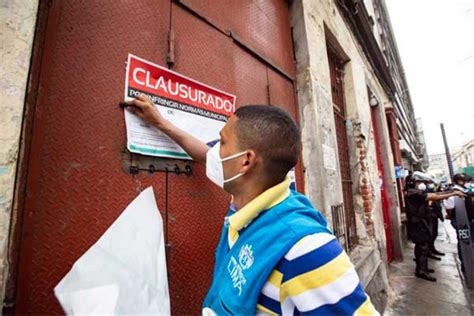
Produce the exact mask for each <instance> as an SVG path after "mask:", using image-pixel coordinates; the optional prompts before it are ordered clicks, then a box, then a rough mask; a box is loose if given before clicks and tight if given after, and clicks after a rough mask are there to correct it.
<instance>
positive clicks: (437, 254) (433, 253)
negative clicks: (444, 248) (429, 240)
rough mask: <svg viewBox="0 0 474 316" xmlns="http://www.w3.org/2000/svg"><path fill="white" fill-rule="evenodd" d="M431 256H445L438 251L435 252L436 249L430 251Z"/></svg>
mask: <svg viewBox="0 0 474 316" xmlns="http://www.w3.org/2000/svg"><path fill="white" fill-rule="evenodd" d="M431 254H432V255H436V256H444V255H445V253H443V252H439V251H438V250H436V249H435V250H432V251H431Z"/></svg>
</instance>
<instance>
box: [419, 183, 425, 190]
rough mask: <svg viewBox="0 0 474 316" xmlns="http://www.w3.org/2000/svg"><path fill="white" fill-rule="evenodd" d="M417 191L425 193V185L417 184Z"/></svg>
mask: <svg viewBox="0 0 474 316" xmlns="http://www.w3.org/2000/svg"><path fill="white" fill-rule="evenodd" d="M418 190H420V191H426V184H424V183H420V184H418Z"/></svg>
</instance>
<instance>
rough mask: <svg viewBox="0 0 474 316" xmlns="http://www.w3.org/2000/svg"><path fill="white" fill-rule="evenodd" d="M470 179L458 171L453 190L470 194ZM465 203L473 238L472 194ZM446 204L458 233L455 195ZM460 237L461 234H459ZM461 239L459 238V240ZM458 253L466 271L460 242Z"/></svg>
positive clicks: (473, 205) (462, 267) (452, 223)
mask: <svg viewBox="0 0 474 316" xmlns="http://www.w3.org/2000/svg"><path fill="white" fill-rule="evenodd" d="M468 181H469V176H468V175H466V174H465V173H457V174H455V175H454V177H453V184H454V186H453V190H454V191H455V192H462V193H465V194H468V190H467V188H466V184H467V182H468ZM464 203H465V205H466V212H467V214H466V215H467V218H468V221H469V223H470V227H471V228H470V232H471V238H472V235H473V233H474V229H473V225H472V222H473V221H474V202H473V200H472V196H470V195H469V194H468V195H467V196H466V198H465V199H464ZM444 206H445V207H446V212H447V214H448V218H449V219H450V220H451V225H453V227H454V228H455V229H456V235H458V228H459V223H458V220H457V218H456V208H455V201H454V197H450V198H449V199H447V200H446V201H444ZM458 237H459V236H458ZM458 241H459V240H458ZM458 255H459V259H460V260H461V269H462V271H463V272H464V270H465V267H464V261H463V257H462V251H461V244H460V243H459V242H458Z"/></svg>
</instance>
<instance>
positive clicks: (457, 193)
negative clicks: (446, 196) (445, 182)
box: [453, 190, 466, 197]
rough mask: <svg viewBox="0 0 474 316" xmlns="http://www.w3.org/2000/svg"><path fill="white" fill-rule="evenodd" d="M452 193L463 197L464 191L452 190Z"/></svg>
mask: <svg viewBox="0 0 474 316" xmlns="http://www.w3.org/2000/svg"><path fill="white" fill-rule="evenodd" d="M453 193H454V194H453V195H456V196H459V197H465V196H466V194H465V193H464V192H461V191H457V190H456V191H454V192H453Z"/></svg>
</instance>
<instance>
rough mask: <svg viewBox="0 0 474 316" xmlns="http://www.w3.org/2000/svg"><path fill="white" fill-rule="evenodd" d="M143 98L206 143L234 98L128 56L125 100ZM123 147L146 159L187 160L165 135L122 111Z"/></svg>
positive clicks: (215, 135) (215, 134) (231, 107)
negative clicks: (146, 156) (149, 157)
mask: <svg viewBox="0 0 474 316" xmlns="http://www.w3.org/2000/svg"><path fill="white" fill-rule="evenodd" d="M141 94H144V95H147V96H148V97H149V98H150V99H151V100H152V102H153V103H154V104H155V105H156V107H157V108H158V110H159V111H160V113H161V115H163V117H164V118H166V119H167V120H169V121H171V122H172V123H173V124H174V125H175V126H177V127H179V128H180V129H182V130H184V131H186V132H188V133H189V134H191V135H193V136H194V137H196V138H197V139H199V140H200V141H202V142H203V143H206V144H209V143H211V142H213V141H215V140H217V139H219V132H220V130H221V129H222V127H223V126H224V124H225V123H226V122H227V120H228V118H229V117H230V116H231V115H232V114H233V113H234V110H235V96H234V95H231V94H229V93H226V92H223V91H221V90H218V89H216V88H214V87H210V86H208V85H206V84H204V83H201V82H198V81H196V80H193V79H190V78H187V77H185V76H183V75H181V74H179V73H177V72H174V71H171V70H169V69H167V68H164V67H162V66H160V65H157V64H154V63H151V62H149V61H147V60H144V59H142V58H139V57H136V56H133V55H131V54H130V55H129V56H128V62H127V71H126V75H125V100H127V101H128V100H132V99H133V98H136V97H137V96H138V95H141ZM125 124H126V126H127V148H128V150H129V151H131V152H134V153H139V154H143V155H149V156H159V157H168V158H179V159H191V158H190V157H189V156H188V155H187V154H186V152H185V151H184V150H183V149H182V148H181V147H180V146H178V145H177V144H176V143H175V142H174V141H173V140H171V139H170V138H169V137H168V136H167V135H165V134H164V133H162V132H161V131H159V130H157V129H156V128H154V127H151V126H149V125H148V124H147V123H145V122H143V121H142V120H141V119H140V118H138V117H137V116H135V115H133V114H131V113H129V112H128V111H125Z"/></svg>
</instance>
